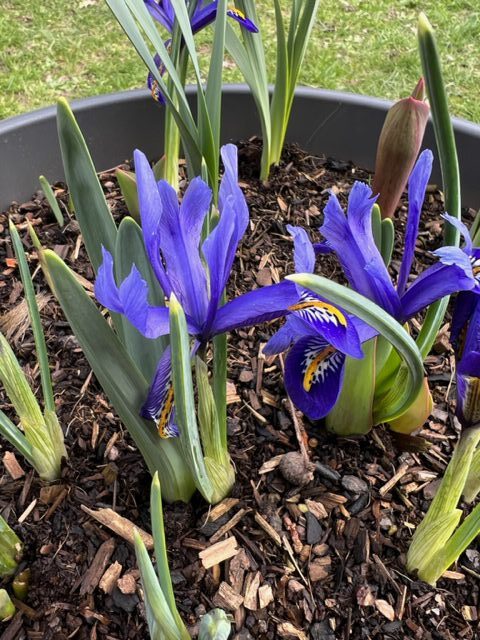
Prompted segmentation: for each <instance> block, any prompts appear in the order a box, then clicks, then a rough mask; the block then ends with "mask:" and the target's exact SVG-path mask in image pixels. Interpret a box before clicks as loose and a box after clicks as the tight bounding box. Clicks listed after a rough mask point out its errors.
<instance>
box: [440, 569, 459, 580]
mask: <svg viewBox="0 0 480 640" xmlns="http://www.w3.org/2000/svg"><path fill="white" fill-rule="evenodd" d="M442 578H445V579H446V580H465V574H464V573H460V572H459V571H444V572H443V573H442Z"/></svg>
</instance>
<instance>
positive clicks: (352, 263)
mask: <svg viewBox="0 0 480 640" xmlns="http://www.w3.org/2000/svg"><path fill="white" fill-rule="evenodd" d="M370 196H371V189H370V187H368V186H367V185H364V184H362V183H360V182H355V184H354V185H353V188H352V191H351V193H350V198H349V205H348V220H347V218H346V216H345V214H344V212H343V210H342V208H341V206H340V203H339V202H338V199H337V197H336V196H335V194H332V195H331V196H330V198H329V200H328V202H327V205H326V207H325V221H324V224H323V226H322V227H321V229H320V231H321V232H322V234H323V235H324V236H325V238H326V240H327V242H328V244H329V245H330V246H331V247H332V248H333V249H334V251H335V253H336V254H337V255H338V258H339V260H340V262H341V264H342V267H343V269H344V271H345V275H346V276H347V278H348V280H349V282H350V284H351V285H352V287H353V288H354V289H355V290H356V291H358V292H359V293H361V294H363V295H364V296H366V297H367V298H369V299H370V300H373V301H374V302H376V303H377V304H378V305H379V306H381V307H383V308H384V309H385V310H386V311H388V313H390V315H392V316H394V317H396V316H398V315H399V312H400V302H399V299H398V295H397V292H396V291H395V289H394V287H393V285H392V281H391V279H390V276H389V275H388V271H387V268H386V267H385V264H384V262H383V259H382V256H381V254H380V252H379V251H378V249H377V247H376V246H375V241H374V239H373V233H372V224H371V211H372V206H373V204H374V199H372V198H370ZM367 265H368V269H366V267H367Z"/></svg>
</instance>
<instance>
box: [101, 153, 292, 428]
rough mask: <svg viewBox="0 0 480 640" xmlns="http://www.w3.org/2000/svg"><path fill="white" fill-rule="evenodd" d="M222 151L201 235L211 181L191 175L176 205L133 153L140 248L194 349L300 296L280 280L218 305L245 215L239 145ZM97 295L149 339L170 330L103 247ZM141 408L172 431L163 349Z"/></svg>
mask: <svg viewBox="0 0 480 640" xmlns="http://www.w3.org/2000/svg"><path fill="white" fill-rule="evenodd" d="M221 156H222V160H223V165H224V174H223V177H222V181H221V183H220V188H219V213H220V216H219V221H218V224H217V225H216V226H215V228H214V229H213V230H212V231H211V232H210V234H209V235H208V236H207V237H206V239H205V240H204V241H203V242H201V234H202V228H203V225H204V221H205V217H206V216H207V215H208V212H209V210H210V205H211V201H212V191H211V189H210V187H209V186H208V185H207V184H206V183H205V182H204V181H203V180H202V179H201V178H194V179H193V180H192V181H191V182H190V184H189V186H188V188H187V190H186V191H185V194H184V196H183V200H182V203H181V205H179V204H178V199H177V193H176V191H175V189H173V188H172V187H171V186H170V185H169V184H168V182H166V181H164V180H160V181H159V182H158V183H157V181H156V179H155V176H154V174H153V171H152V169H151V167H150V164H149V162H148V160H147V158H146V157H145V155H144V154H143V153H141V152H140V151H135V154H134V160H135V171H136V177H137V186H138V200H139V208H140V215H141V222H142V232H143V238H144V243H145V248H146V252H147V255H148V258H149V260H150V262H151V264H152V268H153V271H154V273H155V275H156V277H157V279H158V281H159V283H160V286H161V287H162V290H163V292H164V294H165V296H166V297H167V298H169V297H170V296H171V294H172V293H174V294H175V296H176V297H177V299H178V300H179V301H180V303H181V305H182V307H183V309H184V311H185V315H186V318H187V324H188V330H189V333H190V334H191V335H192V336H193V337H194V350H196V349H198V347H199V346H200V345H205V344H206V343H207V342H208V341H209V340H210V339H211V338H212V337H214V336H215V335H218V334H221V333H225V332H227V331H230V330H232V329H235V328H238V327H246V326H252V325H254V324H257V323H259V322H264V321H267V320H272V319H274V318H278V317H279V316H282V315H284V314H285V313H287V309H288V307H289V306H291V305H292V304H294V303H295V302H296V301H297V299H298V296H297V294H296V288H295V285H294V284H293V283H289V282H282V283H280V284H278V285H271V286H269V287H264V288H262V289H257V290H254V291H251V292H249V293H247V294H245V295H243V296H240V297H238V298H235V299H234V300H232V301H231V302H229V303H227V304H226V305H223V306H222V296H223V292H224V290H225V287H226V284H227V280H228V277H229V275H230V271H231V269H232V265H233V261H234V258H235V253H236V250H237V246H238V243H239V242H240V240H241V238H242V236H243V234H244V233H245V230H246V228H247V225H248V219H249V217H248V207H247V203H246V201H245V197H244V195H243V193H242V191H241V189H240V187H239V185H238V169H237V148H236V147H235V146H234V145H231V144H230V145H226V146H224V147H222V149H221ZM95 295H96V297H97V299H98V300H99V302H100V303H101V304H103V305H104V306H105V307H107V308H108V309H110V310H111V311H114V312H115V313H120V314H123V315H125V316H126V317H127V318H128V320H129V321H130V322H131V323H132V324H133V325H134V326H135V327H136V328H137V329H138V331H140V333H141V334H142V335H144V336H145V337H147V338H152V339H155V338H158V337H159V336H162V335H166V334H168V333H169V331H170V326H169V310H168V307H156V306H152V305H150V304H149V301H148V285H147V283H146V282H145V281H144V280H143V279H142V277H141V275H140V272H139V271H138V269H137V268H136V266H133V267H132V270H131V272H130V274H129V275H128V276H127V278H125V280H124V281H123V282H122V283H121V284H120V285H119V286H118V285H117V283H116V282H115V277H114V265H113V258H112V256H111V254H110V253H109V252H108V251H107V250H106V249H105V248H103V262H102V265H101V267H100V268H99V270H98V275H97V280H96V282H95ZM142 415H143V416H144V417H147V418H150V419H153V420H155V421H157V423H158V428H159V432H160V435H162V436H172V435H178V431H177V429H176V426H175V415H174V401H173V389H172V378H171V352H170V349H169V348H167V349H166V350H165V351H164V353H163V355H162V357H161V359H160V362H159V363H158V366H157V370H156V373H155V376H154V379H153V381H152V384H151V387H150V391H149V394H148V397H147V398H146V401H145V403H144V405H143V408H142Z"/></svg>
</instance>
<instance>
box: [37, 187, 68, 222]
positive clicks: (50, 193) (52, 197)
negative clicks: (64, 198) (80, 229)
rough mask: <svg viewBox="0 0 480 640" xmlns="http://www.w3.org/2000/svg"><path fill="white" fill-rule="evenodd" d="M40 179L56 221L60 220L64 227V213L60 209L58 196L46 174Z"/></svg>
mask: <svg viewBox="0 0 480 640" xmlns="http://www.w3.org/2000/svg"><path fill="white" fill-rule="evenodd" d="M38 181H39V182H40V186H41V187H42V191H43V193H44V194H45V198H46V199H47V202H48V204H49V205H50V208H51V210H52V213H53V215H54V216H55V219H56V221H57V222H58V224H59V226H60V227H63V225H64V221H63V214H62V212H61V211H60V206H59V204H58V202H57V198H56V197H55V194H54V193H53V189H52V187H51V186H50V183H49V182H48V180H47V179H46V178H45V176H40V177H39V178H38Z"/></svg>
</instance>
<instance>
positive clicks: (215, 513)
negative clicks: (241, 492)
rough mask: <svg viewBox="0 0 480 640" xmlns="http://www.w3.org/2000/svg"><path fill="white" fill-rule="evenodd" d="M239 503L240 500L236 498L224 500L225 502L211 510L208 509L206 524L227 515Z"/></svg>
mask: <svg viewBox="0 0 480 640" xmlns="http://www.w3.org/2000/svg"><path fill="white" fill-rule="evenodd" d="M239 502H240V500H239V499H238V498H225V500H222V501H221V502H220V503H219V504H217V505H216V506H215V507H213V509H210V511H209V512H208V517H207V520H206V522H215V521H216V520H218V519H219V518H221V517H222V516H224V515H225V514H226V513H228V512H229V511H230V509H233V507H235V506H236V505H237V504H238V503H239Z"/></svg>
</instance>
